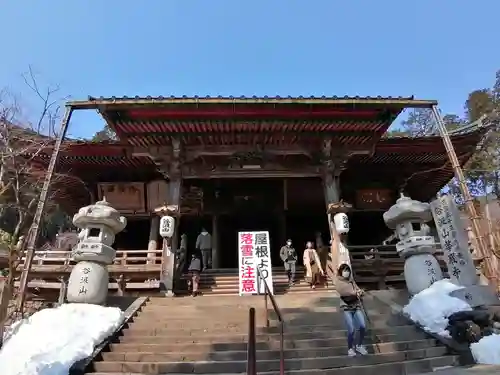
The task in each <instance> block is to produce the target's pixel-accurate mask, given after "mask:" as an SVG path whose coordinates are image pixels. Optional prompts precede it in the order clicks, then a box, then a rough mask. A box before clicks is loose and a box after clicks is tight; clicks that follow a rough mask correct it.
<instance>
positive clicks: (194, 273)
mask: <svg viewBox="0 0 500 375" xmlns="http://www.w3.org/2000/svg"><path fill="white" fill-rule="evenodd" d="M201 263H202V260H201V254H200V252H199V251H195V252H194V253H193V254H192V255H191V260H190V262H189V267H188V274H189V280H188V284H189V285H188V287H189V288H190V289H191V295H192V296H193V297H196V296H197V295H198V294H199V292H198V287H199V284H200V273H201V271H202V269H203V265H202V264H201Z"/></svg>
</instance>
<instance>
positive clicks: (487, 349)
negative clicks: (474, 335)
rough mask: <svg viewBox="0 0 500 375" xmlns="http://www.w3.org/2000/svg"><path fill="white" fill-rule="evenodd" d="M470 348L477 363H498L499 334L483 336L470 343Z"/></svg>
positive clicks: (499, 363) (499, 359)
mask: <svg viewBox="0 0 500 375" xmlns="http://www.w3.org/2000/svg"><path fill="white" fill-rule="evenodd" d="M470 350H471V352H472V355H473V356H474V359H475V360H476V362H477V363H480V364H483V365H500V335H490V336H485V337H483V338H482V339H481V340H479V342H476V343H473V344H470Z"/></svg>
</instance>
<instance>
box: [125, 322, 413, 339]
mask: <svg viewBox="0 0 500 375" xmlns="http://www.w3.org/2000/svg"><path fill="white" fill-rule="evenodd" d="M272 323H273V324H276V322H272ZM406 327H407V326H406V325H400V326H389V327H387V326H386V327H380V328H376V327H375V328H374V327H369V329H370V331H375V332H384V331H385V330H387V332H388V331H392V330H394V329H399V328H402V329H405V328H406ZM410 327H412V328H413V326H410ZM413 329H414V328H413ZM157 330H159V331H164V332H165V333H167V332H168V334H169V335H172V336H181V335H191V336H197V335H222V334H226V335H230V334H247V333H248V324H247V325H246V326H244V327H241V326H235V327H224V328H213V327H203V328H191V327H190V328H179V327H178V328H157V327H156V326H151V327H146V328H144V327H137V326H136V325H135V324H131V325H130V327H129V328H127V330H126V331H125V330H124V331H123V332H137V331H139V332H152V331H157ZM344 330H345V325H343V326H341V327H340V328H338V329H337V328H335V326H332V325H300V326H293V325H286V326H285V334H289V333H303V332H322V331H330V332H337V331H342V332H345V331H344ZM256 332H257V334H262V335H266V334H278V333H279V332H280V328H279V326H271V327H269V328H266V327H256ZM146 336H147V335H146Z"/></svg>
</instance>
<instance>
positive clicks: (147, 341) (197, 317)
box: [89, 291, 458, 375]
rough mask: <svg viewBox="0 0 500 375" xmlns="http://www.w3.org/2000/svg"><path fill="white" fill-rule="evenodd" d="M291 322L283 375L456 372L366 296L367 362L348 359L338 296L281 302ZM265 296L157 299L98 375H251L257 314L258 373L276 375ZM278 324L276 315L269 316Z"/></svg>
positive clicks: (275, 340) (276, 341) (443, 351)
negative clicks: (251, 330)
mask: <svg viewBox="0 0 500 375" xmlns="http://www.w3.org/2000/svg"><path fill="white" fill-rule="evenodd" d="M276 299H277V303H278V305H279V306H280V308H281V312H282V314H283V316H284V319H285V321H286V326H285V342H284V348H285V352H284V354H285V367H286V371H285V373H286V374H289V375H308V374H311V375H312V374H317V375H320V374H327V375H328V374H331V375H341V374H342V375H355V374H356V375H357V374H366V375H372V374H377V373H379V374H382V373H383V374H387V375H400V374H417V373H422V372H430V371H434V370H435V369H436V368H443V367H446V366H453V365H455V364H457V362H458V359H457V356H455V355H452V354H449V353H448V350H447V348H446V347H443V346H439V345H438V343H437V342H436V341H435V340H433V339H431V338H429V337H428V336H426V335H425V333H423V332H421V331H418V330H417V329H416V328H415V327H413V326H411V325H408V323H407V321H406V320H405V319H404V318H402V317H400V316H394V315H392V314H391V312H390V308H389V307H388V306H386V305H384V304H383V303H381V302H377V300H375V299H373V298H371V297H370V296H367V297H366V299H365V305H366V308H367V310H368V312H369V313H368V315H369V316H370V318H371V319H370V323H369V327H370V330H369V335H368V336H369V337H368V338H367V342H366V344H367V348H368V350H369V353H370V354H369V355H367V356H358V357H354V358H350V357H347V356H346V340H345V331H344V324H343V318H342V314H341V312H340V311H339V310H338V309H337V305H338V297H336V295H335V292H333V291H328V292H326V291H324V292H320V291H318V292H315V293H296V294H287V295H281V296H277V297H276ZM263 306H264V304H263V297H262V296H248V297H238V296H201V297H196V298H191V297H186V298H180V297H179V298H171V299H169V298H152V299H150V301H149V302H148V303H147V304H146V305H145V306H144V307H143V309H142V311H141V312H140V313H139V314H138V316H137V317H136V318H135V319H134V321H133V322H132V323H131V324H130V325H129V327H128V328H126V329H124V330H123V332H122V335H121V336H120V337H119V338H118V339H117V341H116V342H114V343H112V344H111V345H110V348H109V351H108V352H104V353H102V355H101V358H98V359H97V360H96V361H95V362H94V363H93V367H94V368H93V369H92V370H91V372H89V374H90V373H93V374H94V375H118V374H187V373H197V374H242V373H246V366H247V341H248V309H249V308H250V307H255V308H256V321H257V340H256V342H257V344H256V345H257V361H258V362H257V371H258V373H259V374H266V375H278V374H279V354H280V352H279V348H280V335H279V330H278V327H277V324H276V321H274V320H273V321H271V327H270V328H268V329H266V328H265V312H264V309H263ZM272 315H273V316H274V314H272Z"/></svg>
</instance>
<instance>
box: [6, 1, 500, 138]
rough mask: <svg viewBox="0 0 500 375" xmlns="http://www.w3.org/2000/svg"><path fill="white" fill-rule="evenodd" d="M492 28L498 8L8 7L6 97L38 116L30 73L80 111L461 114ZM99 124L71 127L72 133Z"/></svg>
mask: <svg viewBox="0 0 500 375" xmlns="http://www.w3.org/2000/svg"><path fill="white" fill-rule="evenodd" d="M498 14H500V1H498V0H481V1H475V2H472V1H467V2H466V1H457V0H440V1H435V0H434V1H433V0H419V1H401V0H378V1H369V0H363V1H362V0H351V1H342V2H341V1H337V0H252V1H235V0H233V1H230V0H210V1H208V0H163V1H162V0H148V1H137V0H136V1H131V0H120V1H117V0H106V1H102V0H100V1H97V0H85V1H84V0H80V1H76V0H73V1H67V0H46V1H33V0H30V1H28V0H15V1H14V0H10V1H9V0H0V25H2V31H3V33H4V36H3V37H2V47H1V48H2V49H3V50H2V52H0V54H1V55H2V58H1V59H0V87H2V86H6V87H8V88H9V89H10V90H11V91H13V92H15V93H17V94H19V95H20V96H21V98H22V99H23V102H24V105H25V108H26V109H27V110H26V112H29V113H32V114H36V109H37V102H36V101H35V100H34V98H33V96H32V95H30V94H29V93H28V91H27V88H26V87H25V86H24V84H23V80H22V78H21V74H22V73H23V72H24V71H26V69H27V67H28V65H30V64H31V65H32V66H33V67H34V69H35V71H36V72H37V73H38V75H39V77H40V78H39V80H40V82H39V83H40V85H44V84H45V85H46V84H48V83H53V84H59V85H60V87H61V91H60V93H61V96H66V95H70V96H71V98H73V99H84V98H86V97H87V95H93V96H101V95H102V96H112V95H115V96H122V95H128V96H135V95H141V96H147V95H152V96H155V95H164V96H167V95H234V96H236V95H248V96H250V95H318V96H320V95H372V96H377V95H383V96H386V95H392V96H399V95H401V96H407V95H415V96H416V97H419V98H425V99H437V100H439V101H440V103H441V109H442V111H443V112H444V113H448V112H454V113H458V114H462V113H463V104H464V101H465V99H466V95H467V94H468V93H469V92H470V91H472V90H474V89H476V88H482V87H489V86H491V85H492V83H493V80H494V76H495V71H496V70H497V69H500V49H499V48H498V47H497V46H498V27H497V22H498V19H497V17H498ZM6 30H7V35H6V34H5V33H6ZM102 124H103V123H102V120H100V119H99V118H98V117H97V115H95V114H94V113H86V114H83V113H77V115H76V116H75V117H74V119H73V122H72V126H71V129H70V132H71V135H73V136H78V137H85V136H87V137H88V136H91V135H92V134H93V133H95V132H96V131H97V130H99V128H100V127H101V126H102Z"/></svg>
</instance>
